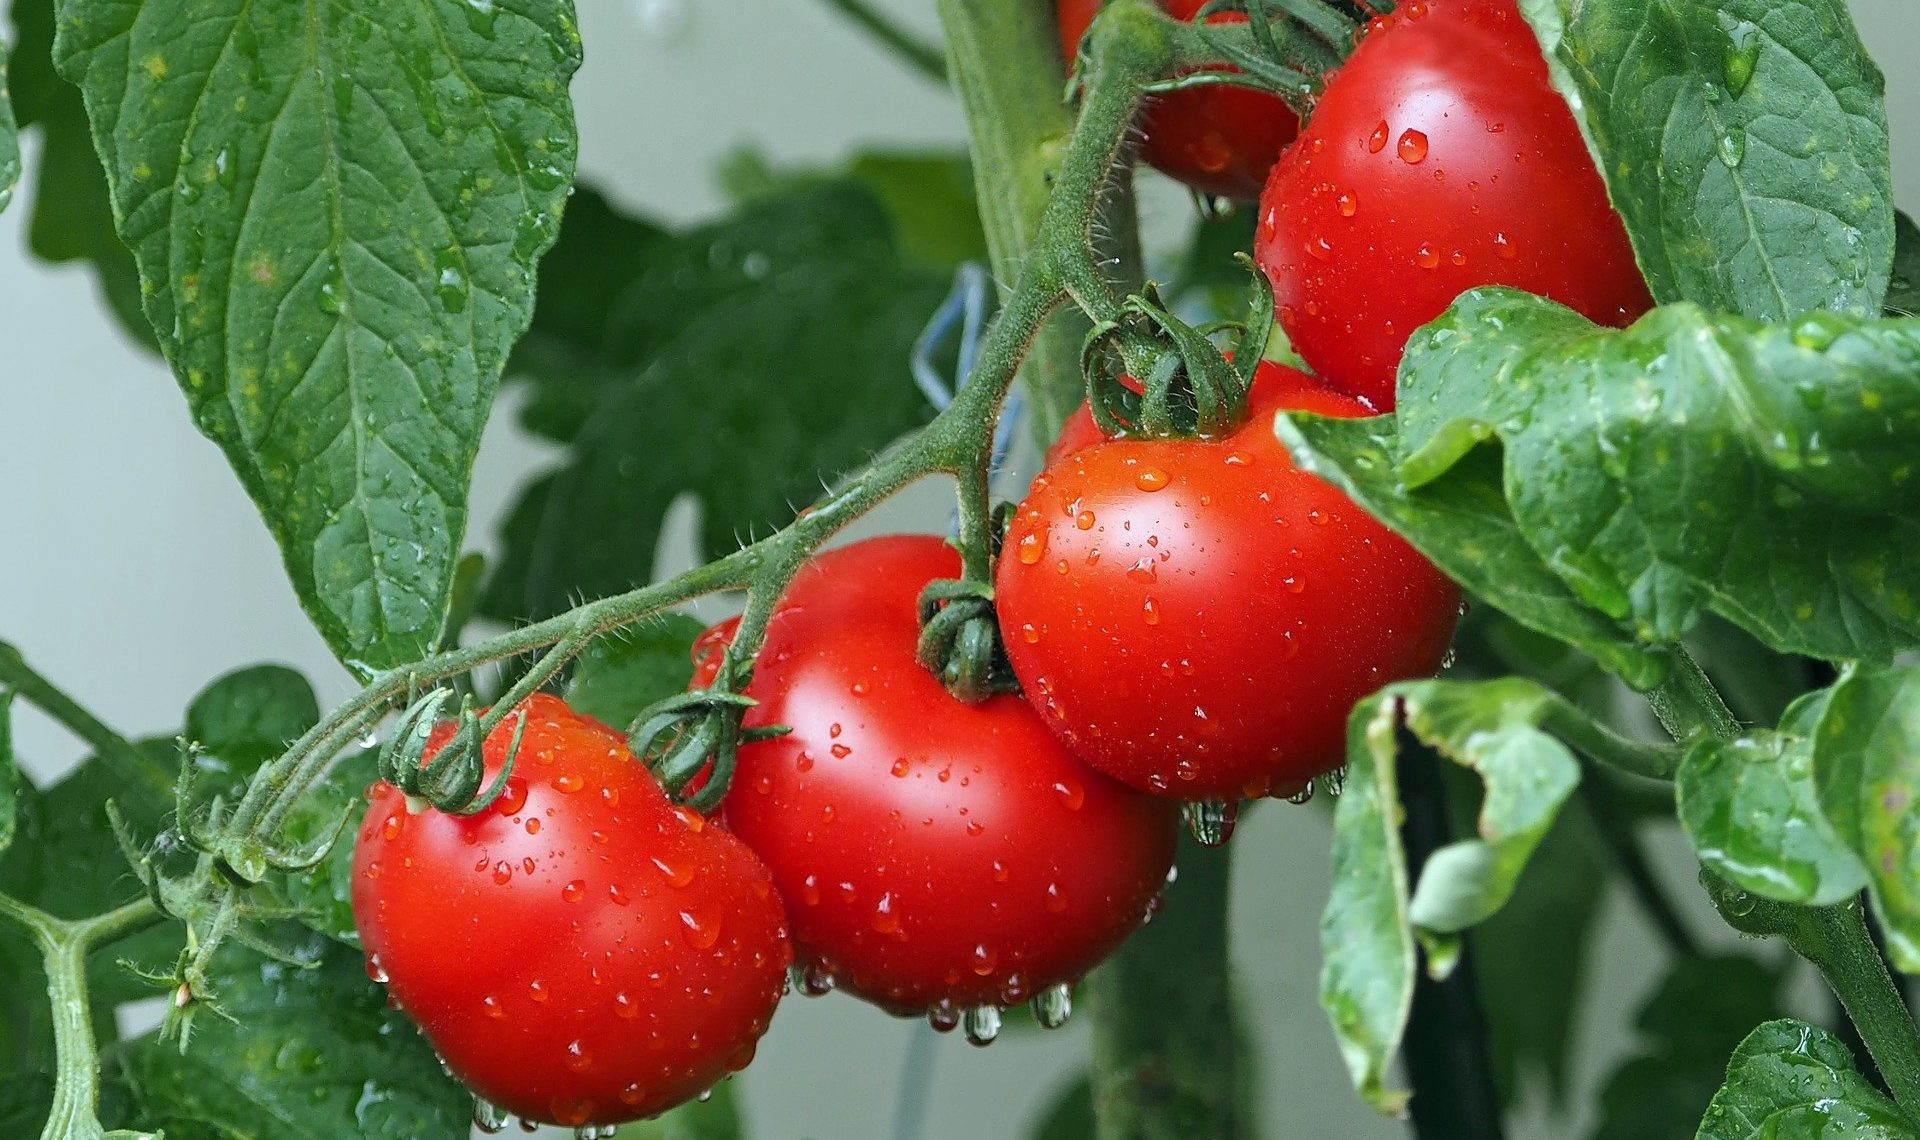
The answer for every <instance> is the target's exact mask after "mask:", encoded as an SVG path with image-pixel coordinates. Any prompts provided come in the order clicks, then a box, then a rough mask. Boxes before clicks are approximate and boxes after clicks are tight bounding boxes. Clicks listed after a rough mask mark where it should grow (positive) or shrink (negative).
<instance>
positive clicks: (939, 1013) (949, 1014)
mask: <svg viewBox="0 0 1920 1140" xmlns="http://www.w3.org/2000/svg"><path fill="white" fill-rule="evenodd" d="M927 1024H928V1025H930V1026H932V1027H933V1031H934V1032H935V1033H952V1032H953V1031H954V1029H955V1028H956V1027H957V1026H958V1025H959V1024H960V1011H959V1010H958V1009H956V1008H954V1004H953V1003H952V1002H950V1001H948V1000H947V999H945V998H941V999H940V1001H939V1003H938V1004H936V1005H934V1006H933V1007H931V1008H930V1009H928V1010H927Z"/></svg>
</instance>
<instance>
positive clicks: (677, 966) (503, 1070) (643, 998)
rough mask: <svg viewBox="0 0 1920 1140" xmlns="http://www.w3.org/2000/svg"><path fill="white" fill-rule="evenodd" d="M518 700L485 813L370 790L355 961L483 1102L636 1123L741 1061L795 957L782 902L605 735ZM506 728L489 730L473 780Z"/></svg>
mask: <svg viewBox="0 0 1920 1140" xmlns="http://www.w3.org/2000/svg"><path fill="white" fill-rule="evenodd" d="M522 708H524V709H525V710H526V714H527V723H526V732H525V735H524V737H523V739H522V741H521V745H520V753H519V759H518V760H517V762H516V764H515V767H514V774H513V776H512V778H511V779H510V780H509V782H508V785H507V788H506V790H505V792H504V793H503V794H502V795H501V797H500V798H499V799H498V800H497V801H495V802H494V804H493V805H492V806H491V807H489V808H488V809H486V810H485V811H482V812H480V813H479V814H477V815H473V816H466V817H462V816H455V815H449V814H446V813H443V812H440V811H436V810H434V809H432V808H426V809H423V810H420V811H413V810H410V809H409V808H408V806H407V801H406V797H405V796H403V795H402V794H401V793H400V792H399V790H398V789H396V788H394V787H393V786H392V785H390V784H386V783H379V784H375V785H374V786H373V788H372V789H371V790H370V792H369V796H370V798H371V801H372V802H371V803H370V804H369V805H368V808H367V815H366V819H365V821H364V822H363V823H362V824H361V827H360V834H359V838H358V840H357V841H356V843H355V846H354V853H353V914H354V922H355V924H356V925H357V926H358V927H359V929H360V937H361V940H362V942H363V943H364V944H365V946H366V950H367V955H368V957H367V970H368V973H369V974H371V975H372V976H373V977H374V978H375V979H376V980H380V981H384V982H386V983H387V985H388V987H389V990H390V992H391V994H392V996H393V998H394V1000H395V1001H397V1002H398V1003H399V1004H400V1006H401V1007H402V1008H403V1009H405V1010H406V1011H407V1013H408V1014H409V1015H410V1016H412V1018H413V1019H414V1021H415V1022H417V1023H418V1024H419V1026H420V1028H421V1030H422V1031H423V1032H424V1033H425V1034H426V1035H427V1038H428V1039H429V1040H430V1041H432V1042H433V1046H434V1048H435V1049H437V1050H438V1051H439V1053H440V1055H441V1057H443V1058H444V1059H445V1060H446V1062H447V1064H448V1065H449V1066H451V1067H452V1069H453V1071H454V1073H455V1074H457V1075H458V1076H459V1078H460V1079H461V1080H462V1081H464V1082H465V1083H466V1084H467V1085H468V1086H470V1087H471V1088H472V1089H473V1090H474V1091H475V1092H476V1093H478V1094H479V1095H481V1096H483V1097H485V1098H486V1099H487V1100H488V1101H491V1102H492V1103H494V1104H496V1105H498V1106H500V1107H501V1108H504V1109H506V1110H508V1111H509V1112H512V1113H515V1114H517V1115H519V1116H521V1117H522V1118H525V1119H530V1120H544V1121H551V1122H554V1123H557V1124H563V1125H568V1126H572V1127H577V1126H580V1125H585V1124H609V1123H616V1122H619V1121H626V1120H635V1119H638V1118H641V1117H645V1116H651V1115H653V1114H655V1113H658V1112H662V1111H664V1110H666V1109H667V1108H670V1107H672V1106H673V1105H675V1104H678V1103H680V1102H681V1101H684V1100H687V1099H689V1098H691V1097H694V1096H696V1095H698V1094H699V1093H700V1092H702V1091H703V1090H705V1089H707V1088H709V1087H711V1086H712V1085H713V1084H714V1083H715V1082H716V1081H718V1080H720V1079H721V1078H722V1077H725V1076H726V1075H727V1074H728V1073H729V1072H731V1071H733V1070H736V1069H739V1068H742V1067H744V1066H745V1065H746V1063H747V1062H748V1061H749V1060H751V1059H752V1057H753V1050H754V1044H755V1042H756V1041H758V1040H759V1038H760V1035H761V1034H762V1033H764V1032H765V1031H766V1028H767V1024H768V1021H769V1019H770V1018H771V1017H772V1015H773V1009H774V1006H775V1004H777V1003H778V1001H779V1000H780V995H781V993H782V992H783V989H784V986H785V982H786V968H787V965H788V963H789V961H790V960H791V957H792V952H791V948H790V945H789V943H788V941H787V933H786V916H785V915H784V913H783V912H782V910H781V905H780V900H779V898H778V897H776V895H775V894H774V891H773V881H772V879H771V878H770V877H769V875H768V874H767V869H766V868H765V867H764V866H762V865H761V864H760V861H759V860H757V859H756V858H754V856H753V854H752V853H751V852H750V851H748V850H747V848H746V846H745V845H744V844H742V843H741V842H740V841H739V840H738V839H735V838H734V837H733V836H731V835H729V834H727V833H726V832H725V831H724V830H723V829H721V828H720V827H719V826H718V825H717V824H714V823H709V822H708V821H707V820H705V819H703V818H701V817H700V816H699V815H698V814H697V813H695V812H693V811H692V810H690V809H687V808H683V807H677V806H675V805H674V804H673V803H671V802H670V801H669V800H668V799H667V797H666V795H665V793H664V792H662V790H661V788H660V785H659V784H658V783H656V782H655V780H654V778H653V777H652V775H651V774H649V773H648V772H647V770H646V768H645V767H643V766H642V765H641V764H639V763H638V762H637V761H635V760H634V758H633V756H632V754H631V753H630V752H628V750H627V746H626V740H625V738H624V737H623V736H621V734H620V733H618V732H615V731H614V730H613V729H611V728H608V727H607V726H605V725H603V724H600V723H599V722H598V721H594V720H591V719H589V718H587V717H583V716H579V715H577V714H575V713H574V712H572V710H570V709H568V708H567V706H566V705H565V703H563V702H562V701H560V700H559V699H558V698H556V697H551V696H544V695H542V696H535V697H533V698H532V699H531V700H529V701H527V702H526V704H525V705H523V706H522ZM514 724H515V721H514V719H512V718H509V719H508V720H507V721H506V722H505V723H503V724H502V725H501V726H500V728H499V729H497V730H496V731H495V732H494V733H493V734H492V735H491V736H489V737H488V739H487V742H486V746H485V750H484V751H485V757H486V765H487V779H488V782H489V784H491V781H492V779H493V777H494V776H495V775H496V774H498V772H499V771H500V769H501V767H502V765H503V764H504V762H505V759H506V752H507V748H508V746H509V744H510V743H511V741H512V738H513V730H514ZM450 734H451V729H450V727H448V726H442V727H441V728H440V729H439V730H438V731H437V732H436V733H435V736H434V738H433V739H432V741H431V747H430V748H429V756H431V755H432V753H433V752H435V751H437V750H438V749H439V747H440V746H441V745H443V744H444V743H445V742H446V740H447V739H448V738H449V736H450Z"/></svg>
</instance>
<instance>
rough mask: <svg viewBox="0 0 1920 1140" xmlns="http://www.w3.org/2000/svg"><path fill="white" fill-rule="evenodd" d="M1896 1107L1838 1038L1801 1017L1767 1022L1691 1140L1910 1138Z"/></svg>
mask: <svg viewBox="0 0 1920 1140" xmlns="http://www.w3.org/2000/svg"><path fill="white" fill-rule="evenodd" d="M1915 1135H1916V1134H1915V1132H1914V1129H1913V1126H1912V1125H1911V1124H1909V1123H1908V1122H1907V1120H1906V1118H1905V1117H1904V1116H1902V1115H1901V1114H1900V1110H1899V1109H1898V1108H1896V1107H1894V1104H1893V1102H1892V1101H1890V1100H1888V1099H1887V1098H1886V1095H1885V1094H1883V1093H1882V1092H1880V1090H1879V1089H1876V1088H1874V1087H1873V1085H1872V1083H1871V1082H1869V1081H1868V1080H1867V1078H1865V1077H1863V1076H1861V1075H1860V1073H1859V1071H1858V1070H1856V1069H1855V1068H1854V1063H1853V1053H1852V1052H1851V1051H1850V1050H1848V1048H1847V1047H1846V1045H1845V1044H1843V1043H1842V1042H1841V1041H1840V1039H1839V1038H1837V1037H1835V1036H1834V1035H1833V1034H1831V1033H1828V1032H1827V1031H1826V1030H1824V1029H1821V1028H1820V1027H1819V1026H1817V1025H1808V1024H1807V1023H1806V1022H1804V1021H1791V1020H1781V1021H1769V1022H1767V1023H1766V1024H1764V1025H1762V1026H1760V1027H1759V1028H1758V1029H1755V1030H1754V1031H1753V1032H1752V1033H1750V1034H1748V1035H1747V1039H1746V1040H1745V1041H1742V1042H1741V1043H1740V1047H1739V1048H1738V1049H1736V1050H1734V1054H1733V1060H1732V1061H1731V1062H1729V1063H1728V1065H1727V1081H1726V1084H1725V1085H1723V1086H1721V1089H1720V1091H1719V1092H1717V1093H1715V1094H1714V1096H1713V1102H1712V1104H1711V1105H1709V1106H1708V1108H1707V1113H1706V1118H1705V1119H1704V1120H1702V1121H1701V1122H1700V1131H1699V1132H1698V1133H1697V1135H1696V1140H1776V1138H1778V1140H1787V1138H1789V1137H1795V1138H1797V1137H1809V1138H1812V1137H1819V1138H1821V1140H1912V1137H1914V1136H1915Z"/></svg>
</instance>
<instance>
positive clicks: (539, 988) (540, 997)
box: [527, 978, 553, 1002]
mask: <svg viewBox="0 0 1920 1140" xmlns="http://www.w3.org/2000/svg"><path fill="white" fill-rule="evenodd" d="M527 996H528V997H529V998H532V999H533V1000H534V1001H537V1002H545V1001H546V1000H547V999H548V998H550V997H552V996H553V995H552V994H550V993H548V992H547V983H545V982H543V981H541V980H540V979H538V978H535V979H534V980H533V981H531V982H528V983H527Z"/></svg>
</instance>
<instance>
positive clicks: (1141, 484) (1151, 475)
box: [1133, 467, 1173, 491]
mask: <svg viewBox="0 0 1920 1140" xmlns="http://www.w3.org/2000/svg"><path fill="white" fill-rule="evenodd" d="M1172 481H1173V480H1172V478H1171V477H1170V476H1168V475H1167V473H1166V472H1165V471H1162V470H1161V469H1160V468H1158V467H1142V468H1141V469H1140V473H1139V474H1137V475H1135V476H1134V477H1133V483H1134V486H1136V487H1138V488H1140V489H1141V490H1142V491H1158V490H1161V489H1163V488H1164V487H1166V485H1167V484H1168V483H1170V482H1172Z"/></svg>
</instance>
